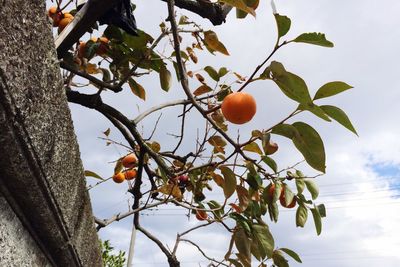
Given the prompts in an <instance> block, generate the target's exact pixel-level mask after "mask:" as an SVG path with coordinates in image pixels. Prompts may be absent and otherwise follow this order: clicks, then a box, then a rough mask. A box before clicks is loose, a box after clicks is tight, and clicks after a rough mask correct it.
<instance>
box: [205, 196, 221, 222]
mask: <svg viewBox="0 0 400 267" xmlns="http://www.w3.org/2000/svg"><path fill="white" fill-rule="evenodd" d="M207 205H208V206H209V207H210V209H212V210H213V211H212V213H213V214H214V217H215V219H220V218H221V217H222V215H223V213H224V210H223V208H222V207H221V205H220V204H219V203H218V202H217V201H215V200H211V201H208V202H207Z"/></svg>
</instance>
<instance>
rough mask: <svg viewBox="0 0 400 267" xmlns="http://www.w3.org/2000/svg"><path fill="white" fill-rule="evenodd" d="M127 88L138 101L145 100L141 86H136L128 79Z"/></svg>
mask: <svg viewBox="0 0 400 267" xmlns="http://www.w3.org/2000/svg"><path fill="white" fill-rule="evenodd" d="M128 84H129V87H130V88H131V91H132V93H133V94H134V95H136V96H137V97H139V98H140V99H143V100H146V91H145V90H144V88H143V86H141V85H140V84H138V83H137V82H136V81H135V80H134V79H132V78H129V80H128Z"/></svg>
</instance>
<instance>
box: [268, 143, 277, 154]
mask: <svg viewBox="0 0 400 267" xmlns="http://www.w3.org/2000/svg"><path fill="white" fill-rule="evenodd" d="M278 148H279V147H278V144H277V143H274V142H269V143H268V145H267V147H266V149H265V154H267V155H272V154H274V153H275V152H276V151H278Z"/></svg>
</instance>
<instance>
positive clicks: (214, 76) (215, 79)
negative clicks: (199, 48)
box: [204, 66, 219, 82]
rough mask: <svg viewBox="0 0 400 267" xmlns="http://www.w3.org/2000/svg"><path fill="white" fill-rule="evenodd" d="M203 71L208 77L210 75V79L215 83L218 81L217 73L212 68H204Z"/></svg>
mask: <svg viewBox="0 0 400 267" xmlns="http://www.w3.org/2000/svg"><path fill="white" fill-rule="evenodd" d="M204 70H205V71H206V72H207V73H208V75H210V77H211V78H212V79H213V80H214V81H216V82H218V81H219V75H218V72H217V71H216V70H215V69H214V68H213V67H211V66H206V67H205V68H204Z"/></svg>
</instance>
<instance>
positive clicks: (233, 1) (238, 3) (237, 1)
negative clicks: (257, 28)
mask: <svg viewBox="0 0 400 267" xmlns="http://www.w3.org/2000/svg"><path fill="white" fill-rule="evenodd" d="M219 2H222V3H226V4H228V5H230V6H233V7H236V8H238V9H240V10H243V11H244V12H246V13H249V14H251V15H253V16H254V17H255V16H256V12H255V11H254V9H252V8H250V7H248V6H247V5H246V4H245V3H244V2H243V0H219Z"/></svg>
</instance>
